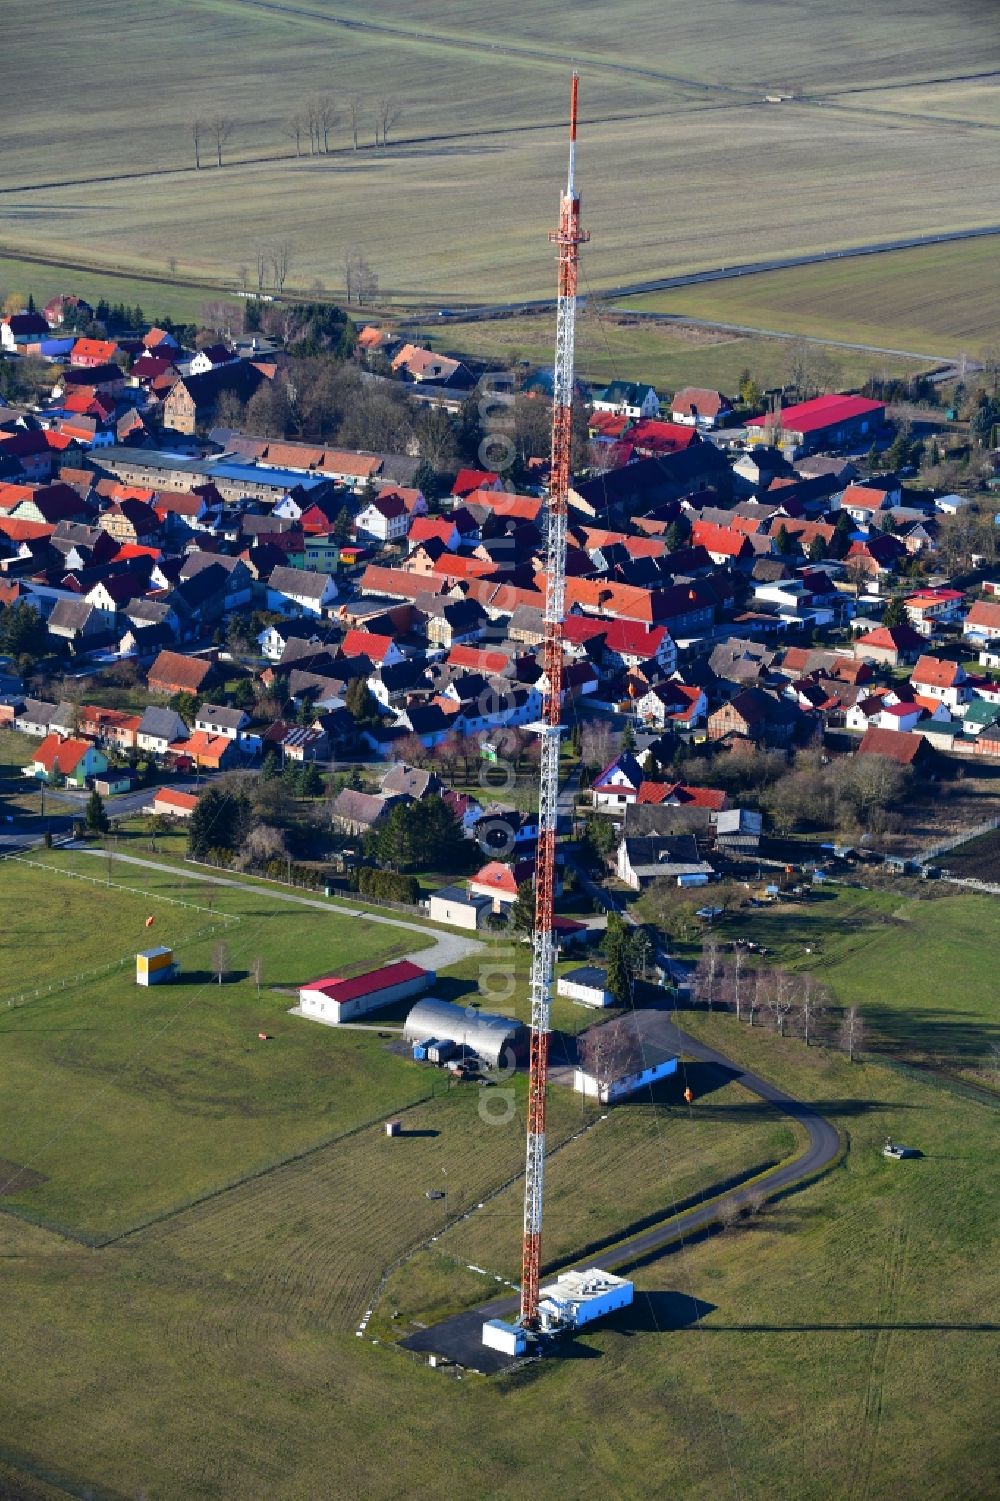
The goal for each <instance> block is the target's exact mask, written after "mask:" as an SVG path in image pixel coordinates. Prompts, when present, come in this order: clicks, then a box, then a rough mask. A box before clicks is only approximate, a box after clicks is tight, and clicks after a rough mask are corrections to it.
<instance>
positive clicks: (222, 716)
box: [194, 704, 250, 740]
mask: <svg viewBox="0 0 1000 1501" xmlns="http://www.w3.org/2000/svg"><path fill="white" fill-rule="evenodd" d="M249 723H250V715H249V714H247V713H246V711H245V710H243V709H230V708H229V707H228V705H226V704H202V706H201V708H200V709H199V710H198V712H197V714H196V715H195V720H194V727H195V729H196V730H203V731H204V732H205V734H206V735H225V737H226V739H227V740H238V739H239V734H240V731H241V730H245V729H246V727H247V725H248V724H249Z"/></svg>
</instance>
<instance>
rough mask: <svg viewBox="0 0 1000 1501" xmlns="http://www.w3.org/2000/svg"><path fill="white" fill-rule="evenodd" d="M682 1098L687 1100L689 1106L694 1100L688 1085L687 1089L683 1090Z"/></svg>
mask: <svg viewBox="0 0 1000 1501" xmlns="http://www.w3.org/2000/svg"><path fill="white" fill-rule="evenodd" d="M684 1098H685V1099H686V1100H687V1102H688V1104H689V1105H690V1104H691V1101H692V1100H693V1099H694V1094H693V1093H692V1090H691V1086H690V1084H689V1085H688V1087H687V1089H685V1091H684Z"/></svg>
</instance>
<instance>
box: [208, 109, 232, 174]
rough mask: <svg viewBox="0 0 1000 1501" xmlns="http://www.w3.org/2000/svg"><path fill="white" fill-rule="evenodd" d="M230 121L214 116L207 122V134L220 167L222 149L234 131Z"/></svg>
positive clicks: (223, 117)
mask: <svg viewBox="0 0 1000 1501" xmlns="http://www.w3.org/2000/svg"><path fill="white" fill-rule="evenodd" d="M235 128H236V127H235V125H234V124H233V122H232V120H227V119H226V118H225V116H224V115H215V116H214V118H213V119H211V120H210V121H209V122H208V133H209V135H210V136H211V137H212V140H213V141H214V142H215V159H216V162H217V163H218V165H219V166H220V167H221V166H222V148H223V146H224V145H225V144H226V142H227V141H228V140H229V139H230V137H231V136H232V133H233V131H234V130H235Z"/></svg>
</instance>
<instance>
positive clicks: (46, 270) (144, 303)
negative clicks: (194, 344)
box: [0, 255, 220, 323]
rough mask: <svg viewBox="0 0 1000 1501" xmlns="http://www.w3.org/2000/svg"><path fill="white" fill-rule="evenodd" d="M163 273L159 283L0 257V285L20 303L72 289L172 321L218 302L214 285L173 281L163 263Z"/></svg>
mask: <svg viewBox="0 0 1000 1501" xmlns="http://www.w3.org/2000/svg"><path fill="white" fill-rule="evenodd" d="M162 275H163V280H162V281H158V280H150V279H148V278H145V277H142V276H129V275H121V274H117V273H115V272H114V271H112V270H103V271H100V272H95V271H85V270H84V271H81V270H77V269H75V268H74V267H68V266H55V265H50V264H48V263H47V262H44V261H30V260H28V261H26V260H21V259H19V258H18V257H16V256H9V255H0V287H2V288H3V289H4V291H5V292H6V293H8V294H11V295H13V294H15V293H16V294H17V295H18V296H20V297H21V298H22V299H23V300H24V301H27V298H28V294H29V293H30V294H31V296H33V297H34V299H35V302H36V304H37V305H38V306H39V307H43V306H44V304H45V303H46V302H48V300H49V298H50V297H56V296H58V294H59V293H60V292H65V291H66V290H67V289H68V288H70V287H72V289H73V291H74V292H75V293H76V295H77V296H78V297H83V298H85V299H86V300H87V301H88V302H90V303H95V304H96V303H97V302H98V301H99V300H100V299H101V298H102V297H104V298H106V299H107V300H108V302H125V303H127V304H128V306H129V307H134V306H135V305H136V303H138V304H139V306H140V307H141V308H142V310H143V312H144V313H145V315H146V317H147V318H148V319H149V320H150V321H152V320H153V319H160V318H173V320H174V322H175V323H189V322H190V323H193V322H196V321H197V320H198V319H199V317H200V316H201V312H202V309H203V307H204V306H205V303H206V302H212V301H217V300H218V298H219V296H220V291H219V287H218V286H215V287H211V286H191V285H181V284H175V283H174V282H173V281H172V279H171V277H170V273H169V271H168V269H167V268H166V267H165V266H164V268H163V272H162Z"/></svg>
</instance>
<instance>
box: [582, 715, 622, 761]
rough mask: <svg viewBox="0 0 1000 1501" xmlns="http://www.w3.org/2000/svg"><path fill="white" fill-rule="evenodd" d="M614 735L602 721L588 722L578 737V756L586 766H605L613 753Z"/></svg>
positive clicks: (609, 727)
mask: <svg viewBox="0 0 1000 1501" xmlns="http://www.w3.org/2000/svg"><path fill="white" fill-rule="evenodd" d="M615 744H616V741H615V735H614V732H613V731H612V729H611V726H610V725H609V724H608V723H607V722H606V721H605V720H602V719H594V720H590V721H589V722H588V723H587V724H585V725H584V726H583V730H582V732H581V736H580V754H581V757H582V759H583V761H584V764H585V765H587V766H607V764H608V762H609V761H610V760H611V757H612V756H613V755H614V753H615Z"/></svg>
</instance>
